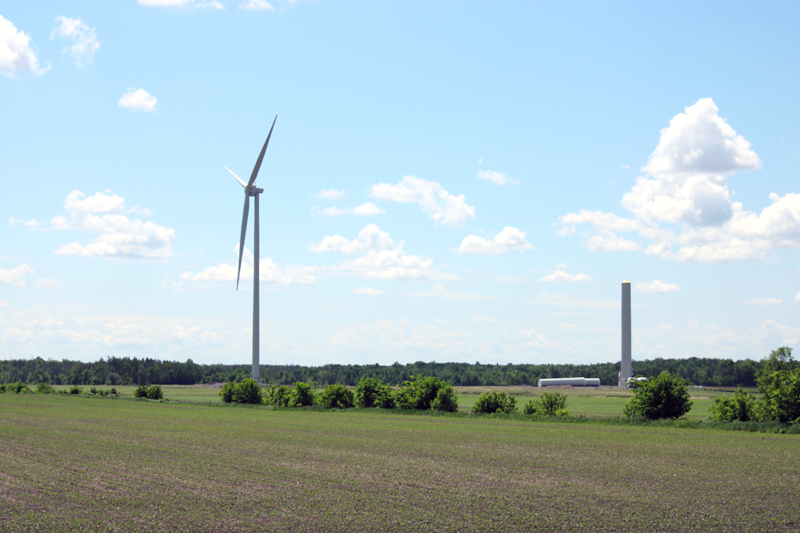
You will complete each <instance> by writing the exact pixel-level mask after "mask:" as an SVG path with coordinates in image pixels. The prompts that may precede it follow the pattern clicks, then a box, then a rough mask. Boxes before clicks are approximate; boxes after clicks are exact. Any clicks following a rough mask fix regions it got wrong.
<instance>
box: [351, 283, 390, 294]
mask: <svg viewBox="0 0 800 533" xmlns="http://www.w3.org/2000/svg"><path fill="white" fill-rule="evenodd" d="M350 292H352V293H353V294H366V295H367V296H378V295H379V294H383V293H384V292H386V291H384V290H383V289H373V288H372V287H367V286H366V285H364V286H363V287H361V288H360V289H353V290H352V291H350Z"/></svg>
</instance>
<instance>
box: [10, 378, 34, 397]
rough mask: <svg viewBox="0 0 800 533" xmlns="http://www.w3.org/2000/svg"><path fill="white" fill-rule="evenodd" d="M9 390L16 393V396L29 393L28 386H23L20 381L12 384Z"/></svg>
mask: <svg viewBox="0 0 800 533" xmlns="http://www.w3.org/2000/svg"><path fill="white" fill-rule="evenodd" d="M10 388H11V391H12V392H14V393H16V394H25V393H27V392H30V391H31V390H30V389H29V388H28V386H27V385H26V384H24V383H23V382H21V381H17V382H16V383H12V384H11V385H10Z"/></svg>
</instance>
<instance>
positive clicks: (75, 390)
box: [69, 385, 138, 396]
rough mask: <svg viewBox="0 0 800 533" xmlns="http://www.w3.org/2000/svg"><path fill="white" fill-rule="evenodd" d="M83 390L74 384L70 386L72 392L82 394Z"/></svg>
mask: <svg viewBox="0 0 800 533" xmlns="http://www.w3.org/2000/svg"><path fill="white" fill-rule="evenodd" d="M137 390H138V389H137ZM82 392H83V389H82V388H80V387H78V386H77V385H73V386H72V387H70V388H69V393H70V394H80V393H82ZM133 395H134V396H136V392H134V393H133Z"/></svg>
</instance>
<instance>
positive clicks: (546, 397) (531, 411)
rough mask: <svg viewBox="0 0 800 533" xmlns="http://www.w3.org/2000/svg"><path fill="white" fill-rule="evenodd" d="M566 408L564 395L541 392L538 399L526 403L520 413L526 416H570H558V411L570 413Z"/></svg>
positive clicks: (565, 396)
mask: <svg viewBox="0 0 800 533" xmlns="http://www.w3.org/2000/svg"><path fill="white" fill-rule="evenodd" d="M566 407H567V395H566V394H561V393H560V392H543V393H542V395H541V396H539V398H534V399H532V400H530V401H528V403H526V404H525V408H524V409H523V410H522V412H523V413H525V414H526V415H544V416H570V415H563V414H562V415H559V414H558V412H559V411H567V412H568V413H569V412H570V411H569V409H567V408H566ZM570 414H571V413H570Z"/></svg>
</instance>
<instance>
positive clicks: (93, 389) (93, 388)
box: [89, 387, 97, 395]
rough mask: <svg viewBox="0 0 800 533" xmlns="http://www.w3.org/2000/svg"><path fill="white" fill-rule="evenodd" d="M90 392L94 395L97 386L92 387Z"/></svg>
mask: <svg viewBox="0 0 800 533" xmlns="http://www.w3.org/2000/svg"><path fill="white" fill-rule="evenodd" d="M89 394H92V395H94V394H97V387H92V388H91V389H89Z"/></svg>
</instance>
